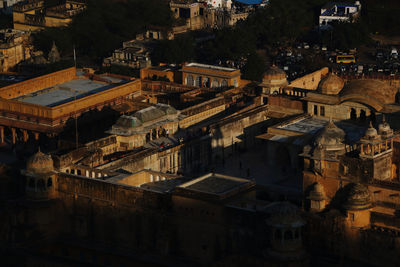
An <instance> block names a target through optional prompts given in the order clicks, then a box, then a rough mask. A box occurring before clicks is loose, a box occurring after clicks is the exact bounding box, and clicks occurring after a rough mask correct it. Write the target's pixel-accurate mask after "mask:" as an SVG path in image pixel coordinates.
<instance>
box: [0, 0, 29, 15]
mask: <svg viewBox="0 0 400 267" xmlns="http://www.w3.org/2000/svg"><path fill="white" fill-rule="evenodd" d="M22 1H24V0H0V10H1V11H2V12H4V13H9V12H10V11H11V7H12V6H13V5H15V4H16V3H18V2H22Z"/></svg>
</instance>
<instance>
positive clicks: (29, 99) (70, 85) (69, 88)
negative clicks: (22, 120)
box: [13, 75, 128, 107]
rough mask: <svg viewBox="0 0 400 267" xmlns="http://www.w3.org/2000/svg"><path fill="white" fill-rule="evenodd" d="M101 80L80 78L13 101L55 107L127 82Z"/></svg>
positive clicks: (113, 79)
mask: <svg viewBox="0 0 400 267" xmlns="http://www.w3.org/2000/svg"><path fill="white" fill-rule="evenodd" d="M101 78H102V79H103V80H104V82H103V81H95V80H90V79H86V78H82V77H80V78H78V79H74V80H70V81H67V82H64V83H60V84H57V85H54V86H52V87H48V88H45V89H42V90H38V91H35V92H32V93H29V94H25V95H22V96H19V97H17V98H14V99H13V100H16V101H21V102H25V103H30V104H36V105H40V106H47V107H55V106H58V105H61V104H64V103H68V102H71V101H73V100H74V99H79V98H83V97H86V96H88V95H92V94H96V93H99V92H102V91H105V90H108V89H110V88H114V87H115V86H117V85H120V84H122V83H126V82H128V81H127V80H123V79H121V78H116V77H111V76H107V75H104V76H101Z"/></svg>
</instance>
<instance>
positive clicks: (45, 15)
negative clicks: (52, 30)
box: [13, 0, 86, 31]
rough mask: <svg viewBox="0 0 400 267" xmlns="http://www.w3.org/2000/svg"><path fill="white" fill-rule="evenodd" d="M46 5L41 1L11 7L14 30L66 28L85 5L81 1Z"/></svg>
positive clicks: (65, 1)
mask: <svg viewBox="0 0 400 267" xmlns="http://www.w3.org/2000/svg"><path fill="white" fill-rule="evenodd" d="M56 2H57V4H55V5H54V4H48V3H47V2H46V1H43V0H27V1H23V2H19V3H17V4H15V5H14V6H13V23H14V29H17V30H31V31H32V30H40V29H44V28H46V27H61V26H67V25H68V23H70V22H71V21H72V18H73V17H74V16H76V15H77V14H79V13H81V12H82V11H83V10H84V9H85V7H86V3H85V2H84V1H82V0H64V1H62V2H61V4H60V3H58V1H56Z"/></svg>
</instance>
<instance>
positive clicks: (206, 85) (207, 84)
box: [203, 77, 210, 87]
mask: <svg viewBox="0 0 400 267" xmlns="http://www.w3.org/2000/svg"><path fill="white" fill-rule="evenodd" d="M203 87H210V79H209V78H207V77H204V78H203Z"/></svg>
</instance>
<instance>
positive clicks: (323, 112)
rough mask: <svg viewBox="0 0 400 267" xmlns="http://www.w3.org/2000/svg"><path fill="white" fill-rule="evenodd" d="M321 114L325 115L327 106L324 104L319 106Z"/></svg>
mask: <svg viewBox="0 0 400 267" xmlns="http://www.w3.org/2000/svg"><path fill="white" fill-rule="evenodd" d="M319 115H320V116H325V107H324V106H320V107H319Z"/></svg>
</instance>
